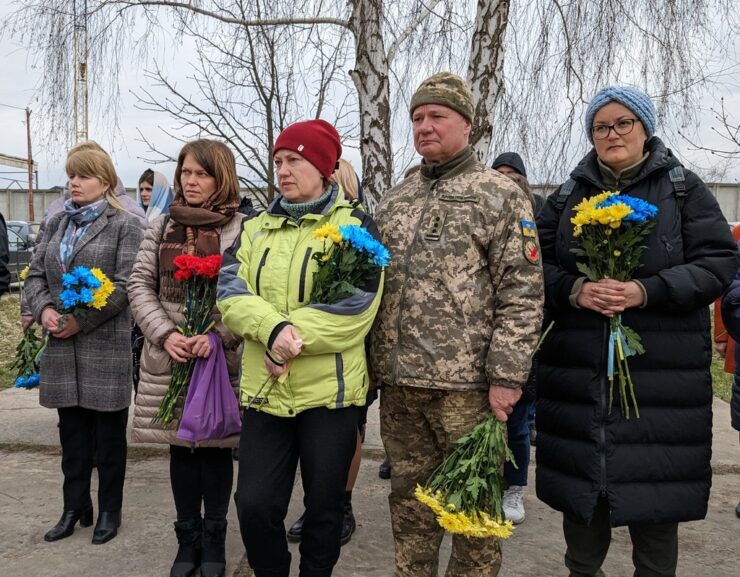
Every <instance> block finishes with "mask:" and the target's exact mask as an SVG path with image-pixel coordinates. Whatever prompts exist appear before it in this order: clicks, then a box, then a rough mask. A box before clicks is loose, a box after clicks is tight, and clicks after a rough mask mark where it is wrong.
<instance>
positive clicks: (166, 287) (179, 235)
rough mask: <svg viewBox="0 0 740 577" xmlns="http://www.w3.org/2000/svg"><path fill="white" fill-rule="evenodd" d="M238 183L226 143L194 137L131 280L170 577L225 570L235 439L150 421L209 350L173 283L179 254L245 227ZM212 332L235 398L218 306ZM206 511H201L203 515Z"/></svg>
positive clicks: (216, 244)
mask: <svg viewBox="0 0 740 577" xmlns="http://www.w3.org/2000/svg"><path fill="white" fill-rule="evenodd" d="M238 206H239V181H238V179H237V176H236V162H235V160H234V155H233V154H232V152H231V151H230V150H229V148H228V147H227V146H226V145H225V144H223V143H221V142H217V141H215V140H195V141H193V142H189V143H187V144H186V145H185V146H184V147H183V148H182V150H181V151H180V154H179V156H178V159H177V168H176V169H175V198H174V200H173V201H172V204H170V207H169V208H170V214H169V216H160V217H159V218H158V219H157V220H156V221H155V222H154V223H153V224H152V227H151V228H150V229H149V231H148V232H147V234H146V237H145V239H144V242H143V243H142V245H141V250H140V251H139V255H138V257H137V259H136V264H135V265H134V270H133V272H132V273H131V280H130V281H129V294H130V298H131V310H132V312H133V314H134V319H135V320H136V324H137V325H139V327H140V328H141V331H142V332H143V333H144V338H145V343H144V350H143V353H142V358H141V380H140V382H139V391H138V393H137V395H136V406H135V408H134V424H133V431H132V435H131V438H132V440H133V441H135V442H139V443H166V444H168V445H169V446H170V485H171V487H172V495H173V497H174V501H175V509H176V512H177V521H176V522H175V534H176V536H177V542H178V544H179V547H178V550H177V555H176V557H175V560H174V562H173V564H172V568H171V570H170V577H191V576H192V575H193V574H194V573H195V572H196V570H197V569H198V568H200V575H201V577H223V575H224V572H225V571H226V549H225V547H226V527H227V521H226V514H227V513H228V509H229V497H230V496H231V488H232V485H233V475H234V463H233V461H232V459H231V448H232V447H235V446H236V445H237V444H238V436H237V435H234V436H231V437H228V438H226V439H218V440H208V441H201V442H199V443H198V444H197V446H196V445H194V444H193V443H190V442H188V441H184V440H181V439H178V438H177V436H176V433H177V429H178V423H179V418H180V416H181V415H180V414H177V416H176V418H175V421H174V422H173V424H170V425H168V426H166V427H163V426H162V425H160V424H155V423H152V418H153V417H154V416H155V414H156V413H157V409H158V408H159V406H160V404H161V402H162V399H163V398H164V396H165V394H166V393H167V389H168V387H169V385H170V380H171V378H172V365H173V363H182V362H185V361H186V360H187V359H191V358H195V357H208V356H209V355H210V354H211V352H212V351H211V348H210V343H209V339H208V335H197V336H194V337H185V336H184V335H182V334H181V333H180V332H178V330H177V325H178V324H179V323H181V322H182V321H183V315H182V307H183V294H182V288H181V286H180V283H178V282H177V281H176V280H175V279H174V276H173V275H174V272H175V270H176V267H175V265H174V263H173V260H174V259H175V257H177V256H179V255H183V254H189V255H195V256H200V257H202V256H208V255H213V254H222V253H223V252H224V251H225V250H226V249H227V248H228V247H230V246H231V245H232V244H233V243H234V242H235V240H236V239H237V238H238V236H239V232H240V231H241V224H242V219H243V218H244V217H243V215H242V214H240V213H238V212H237V211H236V209H237V207H238ZM213 320H214V321H215V325H214V327H213V329H212V330H213V331H215V333H216V334H217V335H218V336H219V337H220V340H221V342H222V343H223V348H224V353H225V356H226V364H227V368H228V372H229V380H230V381H231V383H232V385H233V386H234V389H235V391H234V394H235V395H236V394H238V385H239V363H240V359H241V338H239V337H237V336H235V335H234V334H233V333H232V332H231V331H229V329H228V328H226V326H224V324H223V323H222V322H221V319H220V314H219V312H218V310H216V309H215V308H214V310H213ZM201 510H204V511H203V512H204V515H203V516H201Z"/></svg>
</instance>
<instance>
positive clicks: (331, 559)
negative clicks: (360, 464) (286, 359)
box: [235, 407, 359, 577]
mask: <svg viewBox="0 0 740 577" xmlns="http://www.w3.org/2000/svg"><path fill="white" fill-rule="evenodd" d="M358 411H359V409H358V408H357V407H347V408H344V409H326V408H317V409H310V410H307V411H304V412H302V413H300V414H298V416H296V417H293V418H287V417H274V416H272V415H268V414H266V413H262V412H259V411H256V410H253V409H249V410H246V411H244V414H243V418H242V433H241V441H240V444H239V452H240V459H239V476H238V481H237V492H236V495H235V499H236V504H237V513H238V517H239V526H240V529H241V534H242V540H243V541H244V546H245V548H246V550H247V558H248V560H249V564H250V565H251V567H252V570H253V571H254V574H255V577H288V574H289V573H290V559H291V556H290V552H289V551H288V542H287V540H286V537H285V516H286V514H287V512H288V504H289V502H290V495H291V493H292V491H293V484H294V482H295V473H296V468H297V464H298V461H299V460H300V464H301V465H300V466H301V479H302V481H303V490H304V497H303V504H304V506H305V511H306V513H305V517H304V522H303V530H302V532H301V544H300V552H301V562H300V576H301V577H329V576H330V575H331V573H332V570H333V569H334V565H335V564H336V562H337V559H339V551H340V543H339V540H340V537H341V532H342V517H343V503H344V488H345V486H346V484H347V474H348V472H349V466H350V463H351V461H352V455H353V454H354V452H355V445H356V443H357V422H358V416H359V414H358Z"/></svg>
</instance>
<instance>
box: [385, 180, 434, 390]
mask: <svg viewBox="0 0 740 577" xmlns="http://www.w3.org/2000/svg"><path fill="white" fill-rule="evenodd" d="M438 182H439V180H435V181H434V182H432V184H431V185H429V188H428V189H427V197H426V199H425V200H424V207H423V208H422V210H421V216H420V217H419V220H418V221H417V223H416V227H415V228H414V234H413V236H412V237H411V242H410V243H409V245H408V246H407V247H406V252H405V253H404V259H403V262H404V263H405V264H404V271H403V273H404V274H403V286H402V287H401V298H400V300H399V303H398V316H397V317H396V346H395V349H394V351H393V371H391V374H392V375H393V382H394V383H395V382H396V381H397V379H398V352H399V351H400V349H401V315H402V314H403V310H404V303H405V301H406V286H407V285H408V278H409V276H408V272H409V256H410V255H411V251H412V249H413V247H414V242H415V241H416V236H417V234H418V233H419V229H420V228H421V223H422V222H423V221H424V217H425V216H426V214H427V210H428V209H429V199H430V197H431V194H432V190H434V189H435V188H436V186H437V183H438Z"/></svg>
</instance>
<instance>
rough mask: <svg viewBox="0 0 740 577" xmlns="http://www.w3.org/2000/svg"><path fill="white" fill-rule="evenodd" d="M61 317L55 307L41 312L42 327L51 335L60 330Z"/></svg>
mask: <svg viewBox="0 0 740 577" xmlns="http://www.w3.org/2000/svg"><path fill="white" fill-rule="evenodd" d="M60 317H61V315H60V314H59V313H58V312H57V311H56V310H54V308H53V307H50V306H49V307H46V308H45V309H44V310H43V311H41V326H42V327H44V328H45V329H46V330H47V331H49V332H50V333H55V332H57V330H59V318H60Z"/></svg>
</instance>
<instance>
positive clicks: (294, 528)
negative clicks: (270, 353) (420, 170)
mask: <svg viewBox="0 0 740 577" xmlns="http://www.w3.org/2000/svg"><path fill="white" fill-rule="evenodd" d="M338 162H339V167H338V168H337V169H336V170H335V171H334V173H333V174H332V177H331V178H332V181H333V182H336V183H337V184H338V185H339V186H340V189H341V191H342V193H343V195H344V200H345V201H346V202H349V203H352V202H354V201H356V200H359V199H360V198H361V197H362V184H361V183H360V179H359V177H358V176H357V173H356V172H355V169H354V168H352V165H351V164H350V163H349V162H347V161H346V160H344V159H343V158H340V159H339V161H338ZM373 385H374V383H373V382H372V381H371V382H370V386H369V388H368V391H367V397H366V399H365V406H364V407H362V408H361V409H360V419H359V421H358V427H357V445H356V446H355V454H354V456H353V457H352V464H351V465H350V468H349V475H348V477H347V486H346V487H345V490H344V518H343V519H342V534H341V536H340V540H339V542H340V543H341V544H342V545H346V544H347V543H349V541H350V539H351V538H352V534H353V533H354V532H355V529H356V528H357V522H356V521H355V515H354V512H353V511H352V491H353V489H354V487H355V482H356V481H357V474H358V473H359V472H360V464H361V463H362V441H363V440H364V438H365V425H366V423H367V411H368V409H369V408H370V405H372V404H373V402H374V401H375V399H377V398H378V389H377V388H376V387H374V386H373ZM304 518H305V513H304V514H303V515H301V516H300V517H299V518H298V520H297V521H296V522H295V523H293V525H291V527H290V529H288V540H289V541H300V540H301V531H302V530H303V520H304Z"/></svg>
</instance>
